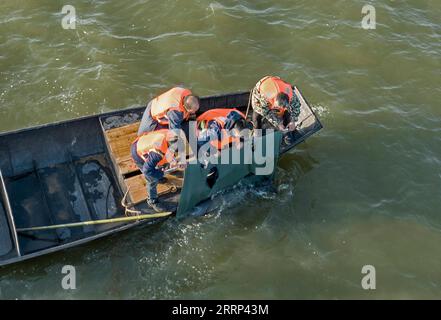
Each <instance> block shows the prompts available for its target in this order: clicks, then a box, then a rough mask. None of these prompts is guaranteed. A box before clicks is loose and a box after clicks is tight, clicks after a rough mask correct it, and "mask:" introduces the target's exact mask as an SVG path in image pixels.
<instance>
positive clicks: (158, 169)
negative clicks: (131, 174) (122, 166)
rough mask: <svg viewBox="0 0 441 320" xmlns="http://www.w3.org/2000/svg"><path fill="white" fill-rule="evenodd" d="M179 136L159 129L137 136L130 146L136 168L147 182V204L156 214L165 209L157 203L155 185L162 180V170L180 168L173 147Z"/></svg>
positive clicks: (182, 166)
mask: <svg viewBox="0 0 441 320" xmlns="http://www.w3.org/2000/svg"><path fill="white" fill-rule="evenodd" d="M178 139H179V136H178V135H177V134H176V133H175V131H172V130H168V129H159V130H157V131H153V132H148V133H145V134H143V135H141V136H139V137H138V138H137V139H136V140H135V141H134V142H133V144H132V146H131V155H132V158H133V160H134V161H135V163H136V166H137V167H138V168H139V169H140V170H141V172H142V173H143V174H144V177H145V178H146V180H147V204H148V205H149V206H150V207H151V208H152V209H153V210H155V211H156V212H164V211H166V208H165V207H164V206H163V205H162V204H161V203H160V202H159V201H158V193H157V185H158V182H159V181H160V180H161V179H163V178H164V170H165V169H166V168H167V167H169V168H171V167H177V166H179V167H181V168H184V167H185V165H182V164H179V163H178V160H177V159H178V155H177V153H176V152H175V150H176V148H175V145H174V144H176V143H177V142H178Z"/></svg>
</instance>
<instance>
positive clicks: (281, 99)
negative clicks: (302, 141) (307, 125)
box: [251, 76, 301, 131]
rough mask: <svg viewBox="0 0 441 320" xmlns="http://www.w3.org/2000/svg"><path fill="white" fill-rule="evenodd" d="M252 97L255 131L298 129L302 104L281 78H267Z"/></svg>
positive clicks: (254, 90)
mask: <svg viewBox="0 0 441 320" xmlns="http://www.w3.org/2000/svg"><path fill="white" fill-rule="evenodd" d="M251 95H252V97H251V102H252V107H253V116H252V119H253V120H252V121H253V126H254V128H255V129H270V128H272V129H275V130H281V131H294V130H295V129H296V121H297V120H298V116H299V114H300V106H301V104H300V100H299V98H298V97H297V95H296V94H295V92H294V91H293V89H292V85H291V84H289V83H288V82H286V81H284V80H282V79H281V78H279V77H274V76H267V77H264V78H262V79H261V80H260V81H259V82H258V83H257V84H256V85H255V87H254V88H253V90H252V92H251Z"/></svg>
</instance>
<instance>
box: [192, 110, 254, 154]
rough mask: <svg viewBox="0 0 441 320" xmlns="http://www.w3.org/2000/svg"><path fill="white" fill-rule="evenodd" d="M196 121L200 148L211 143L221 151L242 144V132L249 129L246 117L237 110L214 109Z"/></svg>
mask: <svg viewBox="0 0 441 320" xmlns="http://www.w3.org/2000/svg"><path fill="white" fill-rule="evenodd" d="M196 121H197V128H198V147H201V146H202V145H204V144H206V143H208V142H209V143H210V144H211V145H212V146H213V147H214V148H216V149H217V150H219V151H220V150H222V149H224V148H226V147H228V146H229V145H230V144H232V143H240V139H241V132H242V130H244V129H248V128H249V127H248V123H247V122H246V120H245V115H244V114H243V113H242V112H240V111H239V110H237V109H212V110H209V111H207V112H205V113H203V114H201V115H200V116H199V117H197V119H196Z"/></svg>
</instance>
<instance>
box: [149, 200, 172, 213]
mask: <svg viewBox="0 0 441 320" xmlns="http://www.w3.org/2000/svg"><path fill="white" fill-rule="evenodd" d="M147 204H148V205H149V206H150V208H152V209H153V210H155V211H156V212H166V211H167V208H166V207H165V206H164V205H163V204H162V203H160V202H159V201H158V199H155V200H150V199H148V200H147Z"/></svg>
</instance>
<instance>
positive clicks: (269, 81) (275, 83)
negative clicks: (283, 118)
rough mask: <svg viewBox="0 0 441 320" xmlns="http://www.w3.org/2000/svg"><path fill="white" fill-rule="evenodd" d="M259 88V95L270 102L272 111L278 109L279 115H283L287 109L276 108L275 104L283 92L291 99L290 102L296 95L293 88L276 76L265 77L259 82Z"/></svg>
mask: <svg viewBox="0 0 441 320" xmlns="http://www.w3.org/2000/svg"><path fill="white" fill-rule="evenodd" d="M258 86H259V87H258V90H259V93H260V94H261V95H262V96H264V97H265V98H266V100H267V101H268V102H269V105H270V109H271V110H274V109H276V110H277V111H278V112H279V115H283V114H284V113H285V111H286V108H280V107H275V106H274V102H275V100H276V97H277V95H278V94H279V93H281V92H283V93H286V94H287V95H288V97H289V101H291V100H292V98H293V95H294V92H293V90H292V86H291V85H290V84H289V83H287V82H285V81H283V80H282V79H280V78H279V77H274V76H267V77H264V78H263V79H261V80H260V81H259V83H258Z"/></svg>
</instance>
